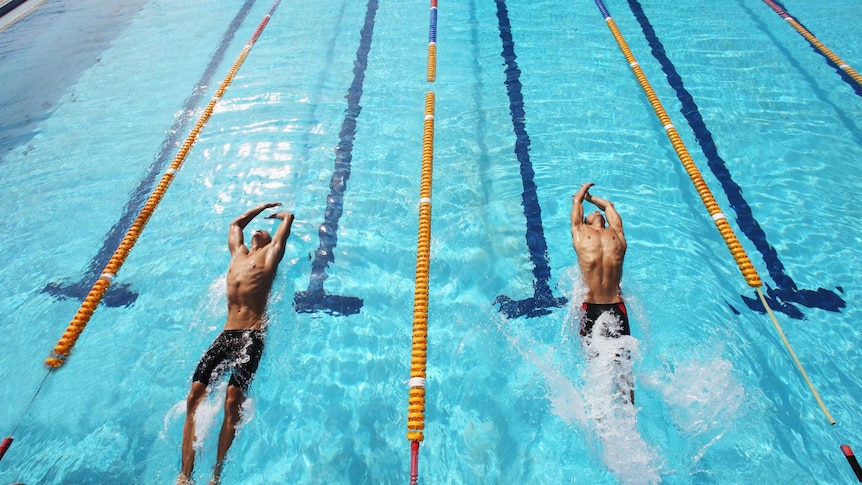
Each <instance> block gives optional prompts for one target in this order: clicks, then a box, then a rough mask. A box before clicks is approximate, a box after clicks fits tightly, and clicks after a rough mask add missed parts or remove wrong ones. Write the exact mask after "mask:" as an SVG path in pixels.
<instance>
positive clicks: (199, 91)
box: [42, 0, 256, 307]
mask: <svg viewBox="0 0 862 485" xmlns="http://www.w3.org/2000/svg"><path fill="white" fill-rule="evenodd" d="M255 2H256V0H245V2H244V3H243V5H242V6H241V7H240V9H239V11H238V12H237V14H236V16H234V18H233V20H232V21H231V23H230V25H229V26H228V28H227V30H225V32H224V34H222V38H221V41H219V45H218V48H217V49H216V51H215V53H214V54H213V56H212V58H211V59H210V61H209V63H208V64H207V67H206V69H205V70H204V73H203V74H202V75H201V78H200V80H199V81H198V82H197V84H196V85H195V87H194V89H193V90H192V94H191V96H189V98H188V99H186V101H185V103H184V104H183V108H182V115H181V116H180V117H179V118H177V120H176V121H175V122H174V124H173V126H171V128H170V129H169V130H168V136H167V137H166V138H165V139H164V141H162V145H161V147H160V148H159V153H158V155H157V156H156V159H155V161H154V162H153V163H152V164H151V165H150V167H149V168H148V170H147V173H146V174H145V176H144V178H143V179H141V181H140V183H139V184H138V186H137V187H136V188H135V190H134V191H133V192H132V196H131V198H130V199H129V201H128V202H127V203H126V205H125V207H123V213H122V214H121V215H120V219H119V220H118V221H117V222H115V223H114V225H113V226H112V227H111V229H110V230H109V231H108V233H107V234H105V236H104V237H103V238H102V246H101V247H100V248H99V250H98V252H97V253H96V255H95V256H93V258H92V259H91V260H90V263H89V265H88V266H87V269H86V270H85V271H84V274H83V275H81V277H80V279H79V280H77V281H72V282H69V280H68V279H62V280H55V281H52V282H50V283H48V284H47V285H46V286H45V288H44V289H42V292H43V293H48V294H49V295H52V296H54V297H57V298H61V299H65V298H73V299H83V298H84V297H86V296H87V294H88V293H89V292H90V289H91V288H92V286H93V282H95V281H96V280H97V279H98V278H99V277H100V275H101V274H102V270H103V269H104V268H105V266H106V265H107V264H108V262H109V261H110V259H111V256H113V254H114V251H115V250H116V249H117V247H118V246H119V245H120V243H121V242H122V240H123V238H124V237H125V235H126V233H127V232H128V231H129V229H130V228H131V227H132V223H133V222H134V221H135V219H136V218H137V216H138V214H139V213H140V212H141V210H143V208H144V204H146V202H147V199H148V198H149V196H150V194H151V193H152V192H153V190H154V189H155V187H156V184H157V183H158V181H159V180H160V178H161V175H162V173H164V171H165V169H166V167H168V166H169V165H170V163H171V161H173V158H174V152H175V151H176V149H177V147H178V146H179V144H180V143H181V142H182V140H183V138H184V137H185V136H186V133H187V131H188V130H187V128H188V126H189V124H190V123H191V122H192V121H193V116H194V112H195V108H198V107H199V106H200V104H201V100H202V99H203V97H204V96H205V95H206V94H207V91H208V87H209V86H210V84H211V83H212V80H213V77H214V76H215V74H216V72H218V70H219V68H220V67H221V64H222V62H223V61H224V57H225V53H226V52H227V49H228V48H229V47H230V45H231V43H232V42H233V38H234V35H235V34H236V32H237V30H239V28H240V26H241V25H242V23H243V22H244V21H245V19H246V17H247V16H248V13H249V11H250V10H251V8H252V7H253V6H254V4H255ZM137 298H138V294H137V293H135V292H134V290H132V288H131V287H130V285H128V284H124V283H116V284H113V285H111V286H110V288H109V289H108V291H107V292H106V293H105V296H104V298H103V299H102V303H103V304H105V305H107V306H110V307H118V306H129V305H131V304H132V303H134V302H135V300H136V299H137Z"/></svg>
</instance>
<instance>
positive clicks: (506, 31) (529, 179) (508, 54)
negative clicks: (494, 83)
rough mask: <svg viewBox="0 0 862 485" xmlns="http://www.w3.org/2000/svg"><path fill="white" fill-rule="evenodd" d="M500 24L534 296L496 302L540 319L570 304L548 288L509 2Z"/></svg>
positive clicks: (511, 312) (502, 6)
mask: <svg viewBox="0 0 862 485" xmlns="http://www.w3.org/2000/svg"><path fill="white" fill-rule="evenodd" d="M496 4H497V21H498V25H499V29H500V40H502V42H503V50H502V51H501V52H500V55H502V56H503V60H504V61H505V65H506V71H505V73H506V81H505V84H506V92H507V94H508V96H509V112H510V113H511V115H512V127H513V129H514V131H515V156H516V157H517V159H518V163H519V166H520V170H521V182H522V185H523V188H524V191H523V192H522V193H521V205H522V206H523V207H524V216H525V217H526V219H527V233H526V239H527V248H528V249H529V251H530V261H531V262H532V264H533V277H534V281H533V296H531V297H527V298H525V299H522V300H514V299H512V298H510V297H508V296H506V295H500V296H498V297H497V299H496V300H494V304H495V305H500V307H499V310H500V311H501V312H503V313H504V314H505V315H506V316H507V317H508V318H517V317H521V316H526V317H538V316H541V315H548V314H550V313H551V310H550V308H560V307H564V306H565V305H566V302H567V301H568V300H567V299H566V298H565V297H555V296H554V295H553V292H552V291H551V287H550V286H549V284H548V280H549V279H550V278H551V267H550V263H549V261H548V243H547V241H546V239H545V230H544V227H543V225H542V207H541V205H539V196H538V194H537V191H536V182H535V175H536V172H535V171H534V170H533V163H532V162H531V161H530V135H529V134H528V133H527V127H526V121H525V119H526V110H525V109H524V95H523V93H522V92H521V88H522V85H521V79H520V78H521V70H520V69H519V68H518V63H517V61H516V59H517V56H516V55H515V41H514V39H513V37H512V25H511V23H510V22H509V11H508V9H507V8H506V2H505V0H496Z"/></svg>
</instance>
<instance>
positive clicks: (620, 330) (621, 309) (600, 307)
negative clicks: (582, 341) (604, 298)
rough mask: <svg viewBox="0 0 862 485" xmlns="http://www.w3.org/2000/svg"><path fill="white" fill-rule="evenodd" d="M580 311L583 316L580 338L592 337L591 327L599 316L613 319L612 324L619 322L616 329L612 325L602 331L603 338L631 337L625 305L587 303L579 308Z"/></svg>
mask: <svg viewBox="0 0 862 485" xmlns="http://www.w3.org/2000/svg"><path fill="white" fill-rule="evenodd" d="M581 310H583V311H584V314H583V316H582V317H581V337H587V336H590V335H592V333H593V325H595V324H596V321H597V320H598V319H599V317H600V316H602V315H604V314H606V313H607V314H609V315H611V316H612V317H613V321H614V322H619V324H620V326H619V327H617V326H615V325H613V323H612V325H611V326H609V327H607V328H604V329H602V330H603V331H604V332H603V333H602V336H603V337H620V336H622V335H631V334H632V331H631V328H630V327H629V314H628V311H627V310H626V305H625V303H622V302H620V303H608V304H601V303H587V302H584V304H583V305H582V306H581Z"/></svg>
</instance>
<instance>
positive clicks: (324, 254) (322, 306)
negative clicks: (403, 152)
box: [293, 0, 378, 316]
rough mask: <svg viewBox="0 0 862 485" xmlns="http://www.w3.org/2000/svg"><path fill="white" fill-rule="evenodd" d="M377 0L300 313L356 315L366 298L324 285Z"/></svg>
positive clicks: (369, 14)
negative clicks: (332, 290) (333, 291)
mask: <svg viewBox="0 0 862 485" xmlns="http://www.w3.org/2000/svg"><path fill="white" fill-rule="evenodd" d="M377 7H378V2H377V0H369V2H368V5H367V7H366V11H365V22H364V23H363V26H362V30H361V32H360V33H359V47H358V49H357V50H356V61H355V62H354V63H353V82H351V83H350V88H348V90H347V109H346V110H345V112H344V121H343V122H342V124H341V131H340V132H339V134H338V139H339V141H338V145H337V146H336V147H335V166H334V169H333V171H332V177H331V178H330V181H329V196H327V197H326V208H325V209H324V211H323V223H322V224H321V225H320V228H319V229H318V231H317V235H318V237H319V238H320V244H319V245H318V247H317V249H316V250H315V251H314V259H313V260H312V262H311V275H310V276H309V280H308V288H307V289H306V290H305V291H298V292H296V294H295V295H294V299H293V307H294V309H295V310H296V311H297V312H298V313H316V312H321V311H322V312H325V313H328V314H330V315H337V316H347V315H355V314H357V313H359V311H360V310H361V309H362V304H363V301H362V299H361V298H358V297H355V296H342V295H331V294H327V293H326V290H325V289H324V287H323V284H324V283H325V282H326V279H327V278H329V275H328V274H327V273H326V270H327V268H328V267H329V264H330V263H334V262H335V246H336V245H337V244H338V221H339V220H340V219H341V216H342V214H343V213H344V194H345V192H347V181H348V180H349V179H350V170H351V163H352V162H353V140H354V138H356V124H357V118H358V117H359V113H361V112H362V105H361V104H360V101H361V100H362V87H363V84H364V83H365V71H366V69H367V68H368V54H369V52H371V42H372V40H373V37H374V18H375V16H376V15H377Z"/></svg>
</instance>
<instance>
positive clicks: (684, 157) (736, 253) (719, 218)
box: [595, 0, 835, 424]
mask: <svg viewBox="0 0 862 485" xmlns="http://www.w3.org/2000/svg"><path fill="white" fill-rule="evenodd" d="M595 2H596V6H598V8H599V11H600V12H601V13H602V16H603V17H604V19H605V23H606V24H607V26H608V28H609V29H610V31H611V33H612V34H613V36H614V39H615V40H616V42H617V45H618V46H619V48H620V50H621V51H622V53H623V55H624V56H625V58H626V61H628V63H629V66H630V67H631V69H632V71H633V72H634V75H635V78H637V81H638V83H639V84H640V85H641V88H642V89H643V91H644V93H645V94H646V96H647V99H648V100H649V103H650V105H651V106H652V108H653V111H655V114H656V116H657V117H658V119H659V121H660V122H661V124H662V127H663V128H664V131H665V134H666V135H667V137H668V139H669V140H670V142H671V145H673V148H674V150H675V151H676V154H677V156H678V157H679V159H680V161H681V162H682V164H683V167H684V168H685V170H686V172H687V173H688V176H689V178H690V179H691V181H692V183H693V184H694V187H695V189H696V190H697V193H698V195H699V196H700V198H701V200H702V201H703V203H704V205H705V206H706V209H707V211H708V212H709V215H710V216H711V217H712V219H713V221H714V223H715V225H716V228H717V229H718V231H719V233H720V234H721V236H722V238H724V241H725V244H727V247H728V249H730V252H731V254H732V255H733V258H734V259H735V260H736V264H737V266H738V267H739V270H740V272H741V273H742V276H743V277H744V278H745V281H746V282H747V283H748V285H749V286H751V287H753V288H755V291H756V292H757V294H758V296H759V297H760V301H761V303H762V304H763V306H764V308H765V309H766V312H767V313H768V314H769V317H770V318H771V319H772V323H773V325H774V326H775V329H776V330H777V331H778V335H779V337H780V338H781V341H782V342H783V343H784V346H785V347H786V348H787V351H788V353H789V354H790V357H791V358H792V359H793V362H794V363H795V364H796V367H797V369H799V372H800V374H801V375H802V378H803V379H804V380H805V383H806V384H807V385H808V389H809V390H810V391H811V393H812V395H813V396H814V399H815V400H816V401H817V404H818V405H819V406H820V409H821V411H823V414H824V415H825V416H826V419H827V420H829V423H830V424H835V420H834V419H833V418H832V415H831V414H830V413H829V410H828V409H827V408H826V405H825V404H824V403H823V399H821V398H820V394H819V393H818V392H817V389H816V388H815V387H814V384H813V383H812V382H811V379H809V377H808V373H807V372H805V369H804V368H803V367H802V363H801V362H800V361H799V358H798V357H797V356H796V352H794V351H793V348H792V347H791V346H790V342H789V341H788V340H787V337H786V336H785V335H784V331H783V330H782V329H781V325H780V324H779V323H778V320H777V319H776V318H775V315H774V314H773V313H772V310H771V309H770V308H769V305H768V303H767V302H766V298H765V297H764V296H763V292H762V291H761V286H763V283H762V282H761V280H760V276H759V275H758V274H757V271H756V270H755V269H754V265H753V264H751V261H750V260H749V259H748V255H747V254H746V253H745V250H744V249H743V248H742V245H741V244H740V243H739V240H738V239H737V238H736V235H735V234H734V233H733V229H732V228H731V227H730V224H728V222H727V217H726V216H725V215H724V213H723V212H721V208H720V207H719V206H718V203H717V202H716V201H715V198H714V197H713V196H712V192H711V191H710V190H709V187H708V186H707V184H706V182H705V181H704V179H703V176H702V175H701V174H700V171H699V170H698V169H697V166H696V165H695V163H694V160H692V158H691V155H690V154H689V153H688V150H687V149H686V147H685V144H684V143H683V142H682V139H681V138H680V136H679V133H678V132H677V130H676V128H675V127H674V126H673V123H672V122H671V119H670V117H669V116H668V115H667V112H666V111H665V109H664V107H663V106H662V104H661V101H660V100H659V99H658V96H656V94H655V91H653V89H652V86H650V84H649V81H648V80H647V78H646V76H645V75H644V73H643V71H642V70H641V68H640V65H639V64H638V62H637V59H635V57H634V54H632V52H631V49H629V46H628V44H627V43H626V41H625V38H623V35H622V34H621V33H620V31H619V29H618V28H617V26H616V23H615V22H614V20H613V18H612V17H611V15H610V13H609V12H608V10H607V8H606V7H605V5H604V3H603V2H602V0H595Z"/></svg>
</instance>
